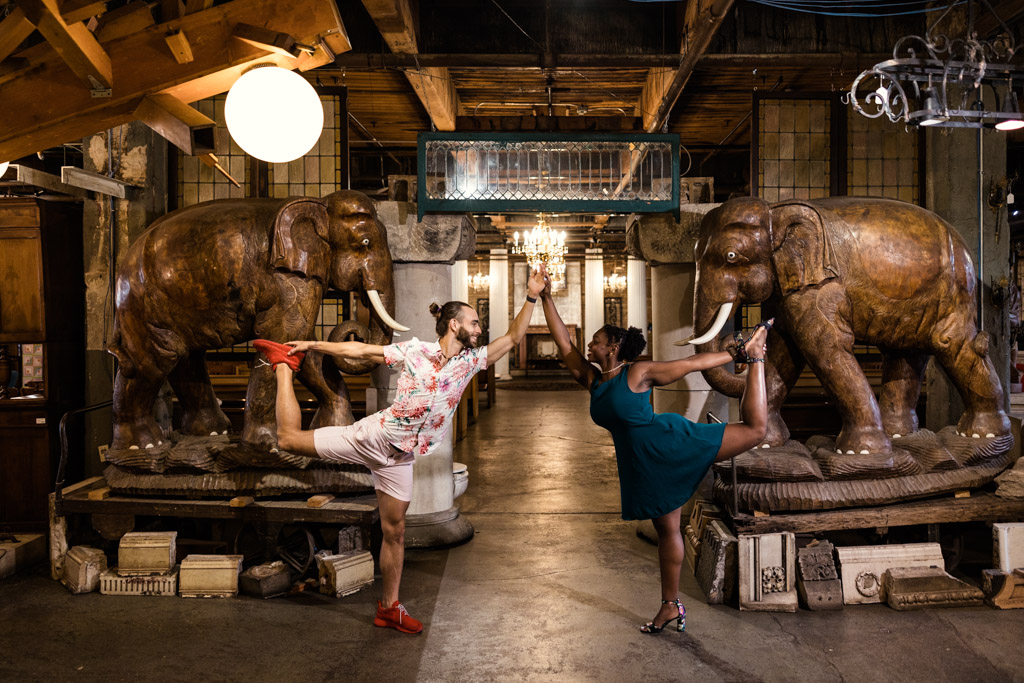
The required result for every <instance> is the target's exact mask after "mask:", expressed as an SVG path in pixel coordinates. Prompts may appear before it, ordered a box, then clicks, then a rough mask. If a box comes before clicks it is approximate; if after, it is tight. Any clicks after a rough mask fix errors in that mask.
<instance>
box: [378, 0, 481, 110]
mask: <svg viewBox="0 0 1024 683" xmlns="http://www.w3.org/2000/svg"><path fill="white" fill-rule="evenodd" d="M363 5H364V6H365V7H366V10H367V11H368V12H369V13H370V16H371V17H372V18H373V22H374V23H375V24H376V25H377V29H378V30H379V31H380V34H381V36H383V37H384V42H386V43H387V44H388V47H389V48H391V51H392V52H394V53H396V54H416V53H417V52H419V49H418V48H417V45H416V27H415V25H414V22H413V15H412V10H411V9H410V7H409V2H408V0H363ZM404 71H405V76H406V78H408V79H409V83H410V84H411V85H412V88H413V90H414V91H416V96H417V97H419V98H420V102H422V103H423V107H424V108H425V109H426V110H427V114H428V115H429V116H430V120H431V121H432V122H433V124H434V127H435V128H437V129H438V130H455V119H456V117H458V116H460V115H461V114H462V113H463V110H462V103H461V102H460V101H459V94H458V93H457V92H456V90H455V82H454V81H453V80H452V77H451V74H450V73H448V68H447V67H444V66H431V67H426V66H420V65H416V66H413V67H409V68H406V69H405V70H404Z"/></svg>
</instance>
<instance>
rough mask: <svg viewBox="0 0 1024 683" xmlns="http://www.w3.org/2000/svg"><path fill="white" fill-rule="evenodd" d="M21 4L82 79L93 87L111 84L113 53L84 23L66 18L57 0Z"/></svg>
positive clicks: (21, 0) (26, 13) (30, 1)
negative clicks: (68, 20)
mask: <svg viewBox="0 0 1024 683" xmlns="http://www.w3.org/2000/svg"><path fill="white" fill-rule="evenodd" d="M18 4H19V5H20V6H21V9H22V10H24V12H25V16H26V17H27V18H28V20H29V21H30V22H32V23H33V24H34V25H35V27H36V28H37V29H38V30H39V32H40V33H41V34H43V37H44V38H46V42H48V43H49V44H50V46H51V47H52V48H53V49H54V51H55V52H56V53H57V54H58V55H60V58H61V59H63V60H64V62H66V63H67V65H68V66H69V67H70V68H71V70H72V71H73V72H74V73H75V75H76V76H78V78H79V80H81V81H82V82H83V83H84V84H85V85H87V86H89V87H90V88H99V87H103V88H109V87H110V86H111V84H112V83H113V82H114V78H113V74H112V69H111V65H110V56H109V55H108V54H107V51H106V50H104V49H103V48H102V47H101V46H100V44H99V42H98V41H97V40H96V37H95V36H94V35H93V34H92V31H90V30H89V29H88V28H86V27H85V24H83V23H82V22H81V21H79V22H76V23H73V24H69V23H67V22H66V21H64V17H63V16H61V12H60V6H59V5H58V3H57V0H19V2H18Z"/></svg>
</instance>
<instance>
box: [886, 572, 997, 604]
mask: <svg viewBox="0 0 1024 683" xmlns="http://www.w3.org/2000/svg"><path fill="white" fill-rule="evenodd" d="M882 583H883V584H884V585H885V594H886V601H887V602H888V603H889V607H892V608H893V609H898V610H912V609H925V608H928V607H972V606H975V605H980V604H981V601H982V598H984V595H983V594H982V592H981V590H980V589H978V588H975V587H974V586H972V585H970V584H969V583H964V582H963V581H961V580H960V579H958V578H956V577H954V576H950V575H949V574H947V573H946V570H945V569H942V568H941V567H893V568H891V569H888V570H886V572H885V574H884V575H883V576H882Z"/></svg>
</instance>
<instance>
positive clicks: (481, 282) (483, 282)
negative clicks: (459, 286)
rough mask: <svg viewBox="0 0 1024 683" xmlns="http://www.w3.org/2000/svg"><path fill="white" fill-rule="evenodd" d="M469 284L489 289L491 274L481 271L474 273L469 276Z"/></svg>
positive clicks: (475, 287) (473, 286) (476, 287)
mask: <svg viewBox="0 0 1024 683" xmlns="http://www.w3.org/2000/svg"><path fill="white" fill-rule="evenodd" d="M469 286H470V287H472V288H473V289H490V287H491V276H490V275H484V274H483V273H474V275H473V277H471V278H469Z"/></svg>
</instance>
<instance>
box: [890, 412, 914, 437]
mask: <svg viewBox="0 0 1024 683" xmlns="http://www.w3.org/2000/svg"><path fill="white" fill-rule="evenodd" d="M882 425H883V427H884V430H885V433H886V434H887V435H888V436H889V438H890V439H902V438H903V437H905V436H908V435H910V434H913V433H915V432H916V431H917V430H918V422H917V415H915V414H913V413H906V414H904V415H898V416H892V417H890V418H883V419H882Z"/></svg>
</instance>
